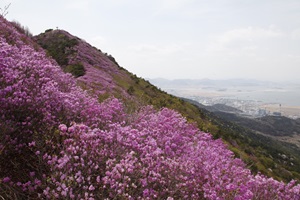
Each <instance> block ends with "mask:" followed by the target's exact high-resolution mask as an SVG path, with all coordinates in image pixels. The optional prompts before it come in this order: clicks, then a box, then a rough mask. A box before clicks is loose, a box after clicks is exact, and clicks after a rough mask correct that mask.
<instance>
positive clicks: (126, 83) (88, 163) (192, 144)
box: [0, 16, 300, 199]
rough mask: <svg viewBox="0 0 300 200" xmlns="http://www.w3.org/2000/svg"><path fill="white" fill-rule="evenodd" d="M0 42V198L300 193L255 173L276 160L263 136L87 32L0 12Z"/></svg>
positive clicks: (225, 196)
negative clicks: (33, 23) (129, 66)
mask: <svg viewBox="0 0 300 200" xmlns="http://www.w3.org/2000/svg"><path fill="white" fill-rule="evenodd" d="M0 42H1V46H0V69H1V70H0V83H1V84H0V86H1V88H0V89H1V92H0V105H1V109H0V116H1V119H0V130H1V131H0V133H1V134H0V138H1V140H0V150H1V151H0V153H1V154H0V155H1V157H0V159H1V162H0V169H1V170H0V197H2V198H4V199H105V198H107V199H113V198H115V199H157V198H160V199H217V198H221V199H233V198H236V199H261V198H266V199H274V198H279V199H300V197H299V189H300V185H296V183H295V181H291V182H289V183H283V182H279V181H276V180H275V179H273V178H268V177H265V176H264V175H261V174H251V171H250V170H249V169H248V168H252V167H253V166H256V165H257V164H259V165H260V168H261V171H264V169H267V168H268V167H269V166H268V164H269V162H271V163H272V162H275V160H274V161H273V160H271V161H270V159H268V160H267V163H263V162H261V161H259V160H256V159H257V158H258V157H257V156H258V155H260V156H262V159H266V158H267V156H269V149H265V148H264V147H265V146H264V145H263V144H260V143H259V145H260V146H259V147H258V149H259V151H255V149H256V148H257V146H251V145H250V144H257V143H256V141H253V140H252V139H255V137H250V136H251V135H246V134H245V132H243V131H240V132H239V131H238V128H237V129H233V128H232V126H230V124H229V123H226V122H223V121H221V120H220V119H218V118H217V117H214V116H213V115H212V114H211V113H210V112H208V111H206V110H202V109H200V108H198V107H197V106H194V105H192V104H190V103H188V102H187V101H185V100H182V99H179V98H176V97H174V96H171V95H168V94H167V93H165V92H162V91H160V90H159V89H158V88H156V87H155V86H153V85H151V84H150V83H149V82H147V81H145V80H144V79H142V78H138V77H137V76H135V75H133V74H132V73H130V72H128V71H127V70H125V69H124V68H122V67H120V66H119V64H118V63H117V62H116V60H115V59H114V58H113V57H112V56H111V55H107V54H105V53H102V51H100V50H98V49H96V48H94V47H92V46H91V45H89V44H87V43H86V42H84V41H83V40H82V39H80V38H77V37H75V36H72V35H71V34H69V33H68V32H66V31H63V30H47V31H46V32H45V33H43V34H41V35H39V36H36V37H34V38H33V39H32V38H31V37H29V36H27V35H25V34H24V33H23V32H22V30H20V27H19V29H18V28H16V26H15V25H13V24H12V23H10V22H8V21H6V20H5V19H4V18H3V17H1V16H0ZM44 49H45V50H44ZM207 132H211V133H207ZM217 138H223V140H224V141H225V142H226V143H227V144H226V143H224V141H223V140H221V139H217ZM251 140H252V141H251ZM228 148H230V149H231V150H232V151H233V152H234V153H233V152H232V151H230V150H229V149H228ZM247 151H248V152H247ZM281 151H283V150H281V149H279V150H278V152H276V153H281ZM239 154H240V155H239ZM264 154H265V155H264ZM239 157H240V158H242V159H248V163H247V162H246V163H245V162H243V161H242V160H241V159H240V158H239ZM250 162H252V163H251V166H249V165H248V164H249V163H250ZM247 165H248V166H247ZM273 167H274V168H275V169H277V170H280V169H285V168H284V167H286V171H288V170H290V171H288V172H290V175H291V174H292V173H294V174H295V175H297V172H296V171H293V170H294V168H289V166H285V165H284V164H280V163H279V162H278V166H275V165H274V166H273ZM252 170H253V171H255V169H254V168H253V169H252ZM256 170H257V169H256ZM273 171H274V172H275V173H271V171H270V173H268V171H267V170H266V171H265V173H266V174H267V175H274V177H276V178H278V179H284V180H288V179H290V178H291V177H289V176H286V175H285V176H284V177H282V176H280V174H279V173H277V172H276V170H273ZM256 172H257V171H256ZM292 177H293V176H292ZM178 188H180V190H178Z"/></svg>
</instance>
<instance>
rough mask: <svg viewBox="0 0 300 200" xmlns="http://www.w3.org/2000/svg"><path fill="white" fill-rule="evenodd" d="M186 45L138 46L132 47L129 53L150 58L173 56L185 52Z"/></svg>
mask: <svg viewBox="0 0 300 200" xmlns="http://www.w3.org/2000/svg"><path fill="white" fill-rule="evenodd" d="M183 46H184V45H179V44H168V45H155V44H138V45H135V46H130V47H129V51H130V52H132V53H135V54H138V55H145V56H147V57H150V55H151V56H152V55H154V54H155V55H162V56H166V55H171V54H174V53H178V52H180V51H181V50H183V48H184V47H183Z"/></svg>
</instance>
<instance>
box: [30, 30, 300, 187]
mask: <svg viewBox="0 0 300 200" xmlns="http://www.w3.org/2000/svg"><path fill="white" fill-rule="evenodd" d="M64 33H65V35H66V36H68V37H70V38H72V39H73V40H77V42H76V43H77V44H78V45H77V47H76V46H75V48H73V49H75V50H74V52H73V54H74V55H76V56H73V57H76V59H77V60H75V61H74V58H72V59H69V62H68V64H69V63H70V62H80V63H82V64H83V65H84V67H85V69H86V74H85V76H83V78H85V79H78V83H79V85H80V86H81V87H82V88H84V89H86V90H90V89H91V88H92V91H93V92H92V93H96V94H97V90H100V89H102V88H103V87H104V86H105V85H107V84H109V85H110V86H105V87H107V88H108V87H110V88H111V89H110V90H106V91H105V92H104V93H101V94H99V95H98V99H99V100H100V101H103V100H104V99H106V98H108V97H110V96H114V97H117V98H118V99H122V101H123V102H124V103H125V105H126V109H127V111H128V112H134V111H135V110H137V109H139V107H141V106H144V105H153V106H154V107H155V108H157V109H160V108H162V107H167V108H170V109H174V110H176V111H178V112H179V113H181V114H182V115H183V116H184V117H185V118H186V119H187V120H188V121H189V122H191V123H195V124H196V125H197V127H198V128H199V129H200V130H203V131H205V132H210V133H211V134H212V135H213V136H214V138H216V139H217V138H222V139H223V140H224V141H225V142H226V143H227V144H228V145H229V148H230V149H231V150H232V151H233V152H234V153H235V155H236V157H238V158H241V159H242V160H244V162H245V163H246V164H247V166H248V168H249V169H251V170H252V171H253V172H254V173H258V172H261V173H263V174H265V175H268V176H270V177H275V178H276V179H278V180H284V181H290V180H292V179H298V180H299V179H300V175H299V173H300V169H299V167H298V166H300V165H298V163H299V161H300V158H299V157H298V156H295V151H293V150H291V148H289V147H287V146H286V147H284V144H282V143H278V142H275V141H273V140H270V139H269V138H266V137H263V136H260V135H257V134H255V133H253V132H251V131H249V130H246V129H244V128H242V127H239V126H236V125H235V124H232V123H230V122H227V121H224V120H222V119H221V118H218V117H217V116H215V115H213V114H211V113H210V112H207V111H206V110H205V109H203V108H201V107H199V106H195V105H193V104H191V103H190V102H187V101H186V100H183V99H180V98H177V97H175V96H172V95H169V94H167V93H165V92H163V91H161V90H160V89H158V88H157V87H156V86H154V85H152V84H150V83H149V82H148V81H146V80H144V79H142V78H139V77H137V76H136V75H134V74H132V73H130V72H128V71H127V70H125V69H124V68H122V67H120V66H119V65H118V63H117V62H116V60H115V59H114V58H113V57H112V56H111V55H108V54H104V53H102V51H101V50H98V49H96V48H94V47H92V46H88V45H85V44H84V42H83V41H81V40H80V39H78V38H76V37H74V36H71V35H70V34H68V33H66V32H60V34H64ZM60 34H53V33H52V32H51V31H47V32H46V33H44V34H42V35H43V36H37V37H36V40H37V41H38V43H39V44H42V46H44V47H45V45H43V44H44V38H48V39H47V40H50V41H54V40H56V38H57V37H61V38H64V37H62V36H59V35H60ZM59 40H60V39H58V41H59ZM69 40H70V39H69ZM46 43H47V42H46ZM55 44H56V45H58V47H59V43H58V42H55ZM53 48H54V46H53ZM82 49H84V51H83V50H82ZM48 52H49V51H48ZM83 52H84V53H83ZM90 55H93V56H92V57H91V56H90ZM66 58H68V56H66ZM89 71H92V72H93V73H92V74H95V73H101V74H102V75H103V77H104V78H93V77H92V75H91V74H89ZM107 80H109V81H107ZM112 85H113V86H112ZM281 155H286V156H287V157H289V158H290V159H293V166H291V164H290V162H289V161H288V160H285V159H283V158H282V156H281Z"/></svg>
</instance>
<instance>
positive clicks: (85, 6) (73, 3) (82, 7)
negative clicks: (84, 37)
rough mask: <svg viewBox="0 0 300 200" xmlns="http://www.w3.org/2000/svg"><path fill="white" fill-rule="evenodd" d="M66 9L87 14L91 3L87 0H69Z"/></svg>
mask: <svg viewBox="0 0 300 200" xmlns="http://www.w3.org/2000/svg"><path fill="white" fill-rule="evenodd" d="M65 8H66V9H70V10H76V11H82V12H86V11H88V10H89V9H90V1H88V0H85V1H82V0H69V1H67V3H66V4H65Z"/></svg>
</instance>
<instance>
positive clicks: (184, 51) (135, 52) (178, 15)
mask: <svg viewBox="0 0 300 200" xmlns="http://www.w3.org/2000/svg"><path fill="white" fill-rule="evenodd" d="M9 3H11V6H10V8H9V10H8V11H9V13H8V14H7V16H6V18H7V19H9V20H10V21H12V20H16V21H18V22H20V23H21V24H22V25H24V26H28V28H29V29H30V31H31V32H32V33H33V34H34V35H36V34H39V33H42V32H44V31H45V30H46V29H50V28H52V29H56V28H59V29H64V30H66V31H68V32H70V33H71V34H73V35H76V36H78V37H80V38H82V39H84V40H86V41H87V42H89V43H90V44H91V45H93V46H96V47H97V48H99V49H101V50H102V51H103V52H107V53H109V54H111V55H113V56H114V57H115V58H116V60H117V61H118V63H119V64H120V65H121V66H122V67H124V68H126V69H128V70H129V71H130V72H132V73H134V74H137V75H138V76H141V77H144V78H158V77H161V78H166V79H203V78H209V79H231V78H243V79H258V80H268V81H297V80H299V77H298V76H299V74H300V67H299V66H300V65H299V64H300V1H298V0H285V1H282V0H262V1H259V0H253V1H238V0H212V1H204V0H199V1H196V0H153V1H143V0H142V1H141V0H139V1H138V0H114V1H103V0H100V1H99V0H98V1H96V0H72V1H71V0H63V1H58V0H52V1H49V0H46V1H33V0H28V1H21V0H2V1H0V7H1V8H3V7H4V6H5V5H7V4H9Z"/></svg>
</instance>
